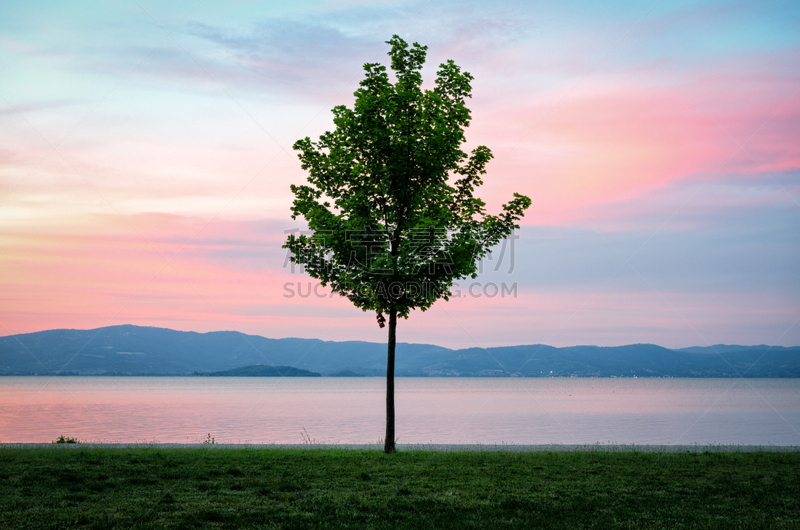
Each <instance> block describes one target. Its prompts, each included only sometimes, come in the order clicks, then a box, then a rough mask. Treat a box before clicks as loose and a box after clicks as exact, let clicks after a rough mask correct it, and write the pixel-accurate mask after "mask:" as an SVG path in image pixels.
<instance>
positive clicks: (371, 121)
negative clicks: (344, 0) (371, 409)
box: [284, 35, 531, 453]
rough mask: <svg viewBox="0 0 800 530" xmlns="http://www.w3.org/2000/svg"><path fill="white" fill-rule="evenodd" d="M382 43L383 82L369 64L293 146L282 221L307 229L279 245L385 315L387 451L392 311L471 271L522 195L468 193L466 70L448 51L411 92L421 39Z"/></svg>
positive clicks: (472, 174)
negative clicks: (349, 95)
mask: <svg viewBox="0 0 800 530" xmlns="http://www.w3.org/2000/svg"><path fill="white" fill-rule="evenodd" d="M387 44H390V45H391V46H392V49H391V51H390V52H389V56H390V57H391V59H392V64H391V67H392V70H393V71H394V73H395V78H396V80H395V82H394V83H392V82H391V80H390V78H389V75H388V74H387V72H386V68H385V67H384V66H381V65H380V64H378V63H368V64H365V65H364V70H365V72H366V77H365V79H364V80H363V81H361V84H360V88H359V89H358V90H356V92H355V96H356V101H355V105H354V107H353V108H352V109H349V108H347V107H346V106H344V105H340V106H337V107H334V109H333V115H334V120H333V123H334V124H335V126H336V128H335V130H333V131H329V132H326V133H324V134H323V135H322V136H320V138H319V141H317V142H312V141H311V140H310V139H309V138H308V137H306V138H304V139H302V140H299V141H297V142H296V143H295V144H294V149H295V150H297V151H299V157H300V160H301V162H302V167H303V169H304V170H306V171H308V184H307V185H303V186H294V185H293V186H292V187H291V190H292V192H293V193H294V194H295V200H294V203H293V204H292V219H297V217H298V216H301V217H303V218H304V219H305V220H306V221H307V222H308V227H309V233H307V234H290V235H289V236H288V240H287V241H286V244H285V245H284V248H287V249H289V252H290V259H291V261H292V262H293V263H297V264H301V265H303V266H304V268H305V271H306V272H307V273H308V274H309V275H310V276H311V277H313V278H316V279H318V280H320V283H321V284H322V285H323V286H327V285H330V287H331V289H332V290H333V291H334V292H336V293H339V294H340V295H343V296H346V297H347V298H349V299H350V301H351V302H353V304H354V305H355V306H356V307H360V308H361V309H362V310H364V311H375V312H376V314H377V320H378V325H380V327H384V323H385V320H386V319H385V318H384V314H386V315H388V317H389V339H388V343H389V344H388V359H387V364H386V437H385V446H384V451H385V452H387V453H391V452H393V451H394V449H395V430H394V426H395V421H394V420H395V416H394V364H395V338H396V328H397V317H402V318H408V314H409V312H410V311H411V310H412V309H421V310H422V311H425V310H426V309H428V308H429V307H431V306H432V305H433V303H434V302H435V301H436V300H438V299H439V298H443V299H444V300H448V298H449V296H450V295H451V292H450V289H451V287H452V286H453V282H454V281H455V280H458V279H463V278H467V277H472V278H475V277H476V276H477V263H478V261H479V260H480V259H481V258H483V257H484V256H485V255H486V253H487V252H488V251H489V249H490V248H491V247H492V246H494V245H496V244H497V243H498V242H500V241H501V240H502V239H503V238H505V237H508V236H509V235H510V234H511V233H512V231H513V230H514V229H515V228H519V226H518V225H517V224H516V222H517V221H518V220H519V219H520V218H521V217H522V216H523V212H524V210H525V209H527V208H528V207H529V206H530V204H531V200H530V199H529V198H528V197H526V196H524V195H520V194H518V193H515V194H514V198H513V199H512V200H511V201H510V202H509V203H508V204H506V205H505V206H503V211H502V213H500V214H499V215H488V214H487V213H486V212H485V203H484V202H483V201H482V200H480V199H479V198H477V197H474V196H473V192H474V190H475V188H476V187H478V186H480V185H481V184H482V183H483V181H482V177H481V176H482V175H483V174H484V173H485V172H486V171H485V167H486V163H487V162H488V161H489V160H490V159H491V158H492V153H491V151H490V150H489V149H488V148H487V147H484V146H480V147H477V148H475V149H474V150H473V151H472V153H471V154H470V155H467V153H465V152H463V151H462V150H461V144H463V143H464V142H465V141H466V140H465V138H464V129H465V128H466V127H467V126H468V125H469V121H470V111H469V109H468V108H467V107H466V105H465V104H464V100H465V98H468V97H471V90H472V89H471V86H470V81H472V79H473V78H472V76H471V75H470V74H469V73H467V72H462V71H461V69H460V68H459V67H458V66H456V64H455V63H454V62H453V61H452V60H451V61H447V62H446V63H444V64H442V65H441V66H440V67H439V71H438V72H437V76H436V86H435V88H434V89H433V90H422V88H421V85H422V74H421V69H422V66H423V64H424V63H425V52H426V50H427V46H420V45H419V44H417V43H414V44H413V45H412V46H411V47H409V46H408V44H407V43H406V42H405V41H404V40H403V39H401V38H400V37H398V36H397V35H395V36H394V37H392V39H391V40H389V41H387Z"/></svg>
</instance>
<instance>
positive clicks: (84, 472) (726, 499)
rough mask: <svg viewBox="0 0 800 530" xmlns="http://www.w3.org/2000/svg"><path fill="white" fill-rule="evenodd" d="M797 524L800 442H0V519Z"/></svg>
mask: <svg viewBox="0 0 800 530" xmlns="http://www.w3.org/2000/svg"><path fill="white" fill-rule="evenodd" d="M77 526H80V527H88V528H114V527H118V528H123V527H124V528H137V527H138V528H151V527H154V526H170V527H186V528H194V527H208V528H217V527H219V528H240V527H249V528H256V527H261V528H537V527H546V528H582V527H586V528H588V527H593V528H800V453H797V452H794V453H765V452H756V453H699V454H690V453H635V452H633V453H630V452H626V453H601V452H592V451H588V452H553V453H510V452H457V453H444V452H423V451H409V452H401V453H398V454H394V455H389V456H387V455H384V454H382V453H379V452H377V451H376V452H372V451H347V450H335V449H324V450H311V449H296V450H291V449H286V450H280V449H216V450H215V449H210V448H198V449H163V448H130V449H119V448H114V449H98V448H25V449H3V450H0V527H3V528H26V527H27V528H68V527H77Z"/></svg>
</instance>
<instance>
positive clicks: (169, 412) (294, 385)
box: [0, 377, 800, 445]
mask: <svg viewBox="0 0 800 530" xmlns="http://www.w3.org/2000/svg"><path fill="white" fill-rule="evenodd" d="M384 384H385V382H384V380H383V379H382V378H269V377H265V378H246V377H242V378H192V377H55V378H47V377H0V442H5V443H8V442H49V441H52V440H53V439H54V438H56V437H58V435H59V434H64V435H66V436H72V437H76V438H79V439H81V440H86V441H98V442H144V441H146V442H152V441H157V442H177V443H187V442H188V443H196V442H199V441H200V440H201V439H202V438H205V436H206V434H207V433H211V435H212V436H214V438H216V441H217V442H218V443H303V442H304V436H305V433H307V435H308V437H309V438H311V439H312V440H315V441H316V442H318V443H359V444H360V443H376V442H378V440H379V439H381V438H382V437H383V429H384ZM396 387H397V394H396V406H397V436H398V441H399V442H400V443H442V444H447V443H481V444H501V443H506V444H550V443H559V444H594V443H602V444H606V443H619V444H640V445H644V444H657V445H663V444H693V443H697V444H726V445H727V444H742V445H747V444H773V445H800V379H738V380H733V379H487V378H399V379H397V380H396Z"/></svg>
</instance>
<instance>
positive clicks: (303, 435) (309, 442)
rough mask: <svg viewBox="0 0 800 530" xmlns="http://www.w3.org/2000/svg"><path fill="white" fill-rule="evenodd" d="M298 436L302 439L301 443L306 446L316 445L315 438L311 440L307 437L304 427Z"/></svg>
mask: <svg viewBox="0 0 800 530" xmlns="http://www.w3.org/2000/svg"><path fill="white" fill-rule="evenodd" d="M300 436H302V437H303V443H304V444H306V445H316V443H317V440H316V438H312V437H311V436H309V434H308V431H306V428H305V427H303V432H301V433H300Z"/></svg>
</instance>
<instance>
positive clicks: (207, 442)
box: [203, 433, 217, 445]
mask: <svg viewBox="0 0 800 530" xmlns="http://www.w3.org/2000/svg"><path fill="white" fill-rule="evenodd" d="M215 443H217V442H216V441H215V440H214V438H212V437H211V433H208V434H207V435H206V439H205V440H203V445H214V444H215Z"/></svg>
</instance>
